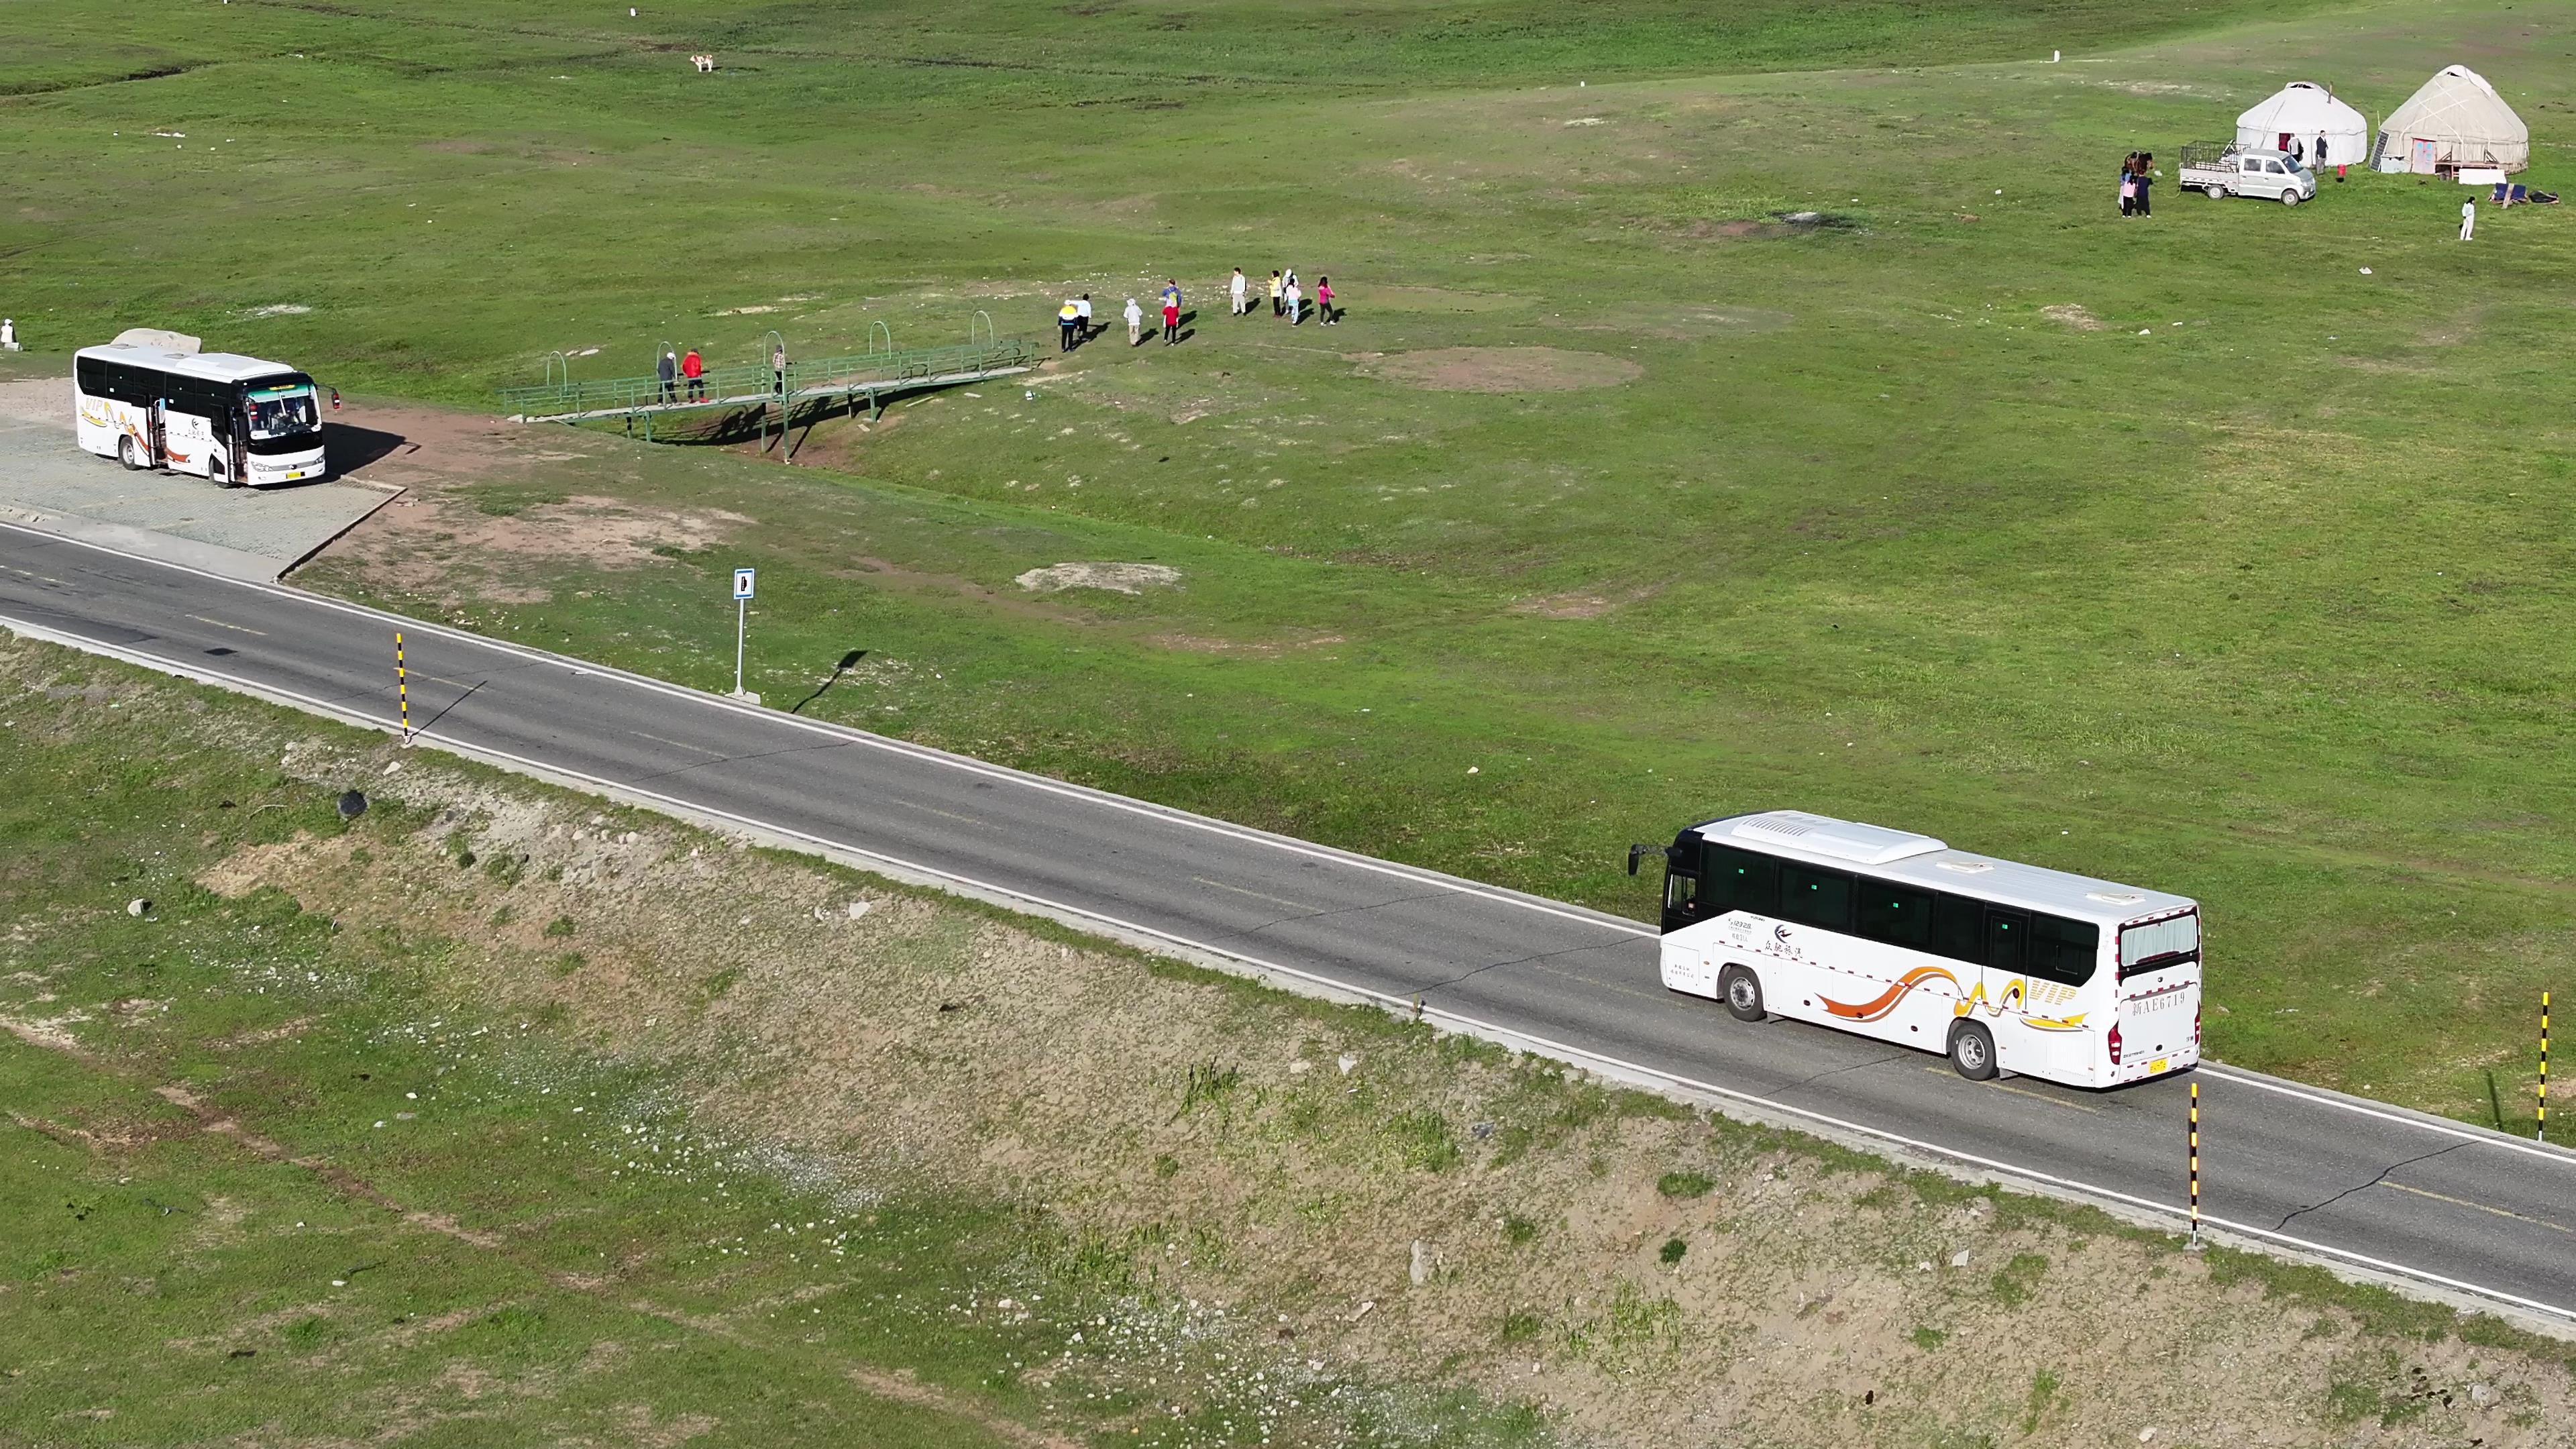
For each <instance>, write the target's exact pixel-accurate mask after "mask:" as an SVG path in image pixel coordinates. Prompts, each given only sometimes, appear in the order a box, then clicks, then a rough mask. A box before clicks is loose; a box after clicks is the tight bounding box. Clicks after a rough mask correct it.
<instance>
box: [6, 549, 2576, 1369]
mask: <svg viewBox="0 0 2576 1449" xmlns="http://www.w3.org/2000/svg"><path fill="white" fill-rule="evenodd" d="M7 526H8V525H5V524H0V527H7ZM209 577H213V576H212V575H209ZM0 625H6V626H7V627H8V628H10V629H12V630H14V631H16V632H18V633H21V634H24V635H27V636H28V637H30V638H40V639H46V640H49V641H51V642H54V643H57V644H62V645H66V646H68V647H70V648H74V649H83V650H87V651H89V652H91V653H94V654H101V655H105V656H106V657H108V658H111V659H122V660H124V661H126V662H127V663H129V664H133V665H135V666H137V667H139V668H143V669H149V670H155V671H158V672H160V673H163V674H172V675H177V676H179V677H181V678H184V679H195V680H198V681H200V682H202V683H207V684H219V685H223V686H225V687H227V688H232V689H237V690H240V691H242V692H243V693H246V694H251V695H256V696H260V697H263V698H268V699H274V700H279V701H283V702H285V703H289V704H293V705H296V706H298V707H300V708H303V709H307V710H311V711H312V712H314V713H316V714H321V715H327V716H330V717H332V718H335V719H340V720H345V721H347V722H349V723H351V724H355V725H357V726H359V727H361V728H365V729H372V730H376V731H379V732H381V733H385V734H392V733H394V732H395V731H396V730H397V729H399V726H398V725H395V724H391V723H388V722H386V721H384V720H379V719H375V718H373V717H371V716H368V715H364V714H360V713H359V712H357V711H356V710H352V709H345V708H342V707H341V706H339V705H336V704H331V703H328V702H326V701H323V700H319V699H315V698H313V697H311V696H309V695H303V694H298V693H296V692H294V691H293V690H286V689H275V688H271V687H269V686H267V685H263V684H256V683H253V682H252V681H250V680H247V679H242V678H239V677H237V676H234V675H229V674H225V673H222V672H221V671H219V670H213V669H206V668H203V667H201V666H198V665H195V664H192V663H181V662H179V661H176V660H168V659H161V658H157V657H155V656H153V655H149V654H143V653H140V652H138V651H135V650H131V649H124V648H120V647H118V646H116V645H112V644H100V643H98V642H96V641H94V640H89V639H83V638H80V637H79V636H77V635H72V634H64V633H61V632H59V631H57V630H53V629H47V628H43V627H40V626H38V625H33V624H26V623H22V622H20V621H18V620H14V619H11V618H9V617H8V616H6V615H0ZM413 737H414V738H415V739H418V740H422V741H425V742H427V743H429V744H433V745H439V746H443V747H445V748H447V749H449V750H452V751H454V752H456V753H457V754H460V755H466V756H469V757H470V756H478V755H479V756H481V757H483V758H485V759H492V760H500V761H504V762H506V763H509V764H513V765H517V766H518V767H520V768H521V769H524V770H526V771H528V772H529V773H531V774H534V775H538V776H541V777H542V776H553V777H555V778H557V779H564V780H577V781H580V782H581V783H583V784H586V785H590V786H593V787H595V788H598V789H601V790H605V791H608V792H611V793H612V794H615V793H623V794H626V795H629V796H633V797H636V798H639V799H644V800H650V801H654V802H656V803H658V804H662V805H667V806H669V807H671V808H672V809H674V810H678V811H683V812H686V813H688V814H691V815H697V816H703V817H707V818H711V819H716V820H724V821H729V822H731V823H733V824H736V825H741V826H744V827H746V828H749V829H753V830H765V831H768V832H770V833H771V834H774V835H782V836H786V837H788V838H790V839H795V840H802V841H805V842H808V843H810V844H813V845H817V846H822V847H824V848H826V849H831V850H839V851H845V852H847V853H849V854H851V855H855V856H858V857H860V858H862V859H866V860H874V861H878V862H881V863H883V864H886V865H891V866H894V867H896V868H898V869H902V870H909V871H913V872H915V873H917V874H920V875H925V876H929V877H931V878H933V879H936V880H946V881H953V882H955V883H956V884H958V885H962V886H967V887H971V888H973V889H975V890H979V891H987V892H990V893H992V894H994V895H998V896H1002V897H1005V898H1008V899H1011V900H1016V901H1023V902H1026V903H1027V904H1029V905H1033V906H1038V907H1040V908H1042V909H1045V910H1049V911H1057V912H1061V913H1063V914H1065V915H1069V916H1075V917H1079V918H1081V919H1083V920H1087V921H1096V922H1099V923H1100V924H1102V925H1106V926H1111V927H1114V928H1116V929H1118V930H1122V931H1132V932H1135V933H1136V934H1138V935H1141V936H1148V937H1151V938H1153V939H1155V940H1159V941H1167V942H1170V943H1171V944H1173V945H1176V946H1184V947H1187V948H1189V949H1191V950H1195V951H1205V952H1207V953H1209V954H1210V955H1215V956H1223V957H1226V958H1227V959H1229V960H1234V961H1240V962H1242V963H1243V964H1245V965H1247V966H1253V967H1257V968H1259V969H1261V970H1263V971H1267V972H1270V973H1272V974H1274V975H1277V976H1284V977H1287V978H1290V979H1292V980H1297V981H1305V982H1310V983H1312V984H1314V985H1317V986H1321V987H1325V988H1327V989H1329V990H1332V991H1337V992H1341V993H1344V994H1345V995H1349V996H1355V997H1358V998H1360V999H1361V1000H1364V1001H1374V1002H1377V1003H1378V1004H1379V1005H1381V1006H1384V1007H1389V1008H1392V1009H1395V1010H1400V1011H1406V1012H1410V1013H1412V1014H1413V1015H1414V1016H1415V1017H1416V1018H1417V1019H1437V1020H1439V1021H1444V1022H1449V1023H1453V1024H1454V1025H1455V1026H1457V1027H1460V1028H1464V1029H1466V1030H1468V1031H1471V1032H1478V1033H1484V1034H1487V1035H1489V1036H1494V1037H1505V1038H1509V1039H1511V1040H1514V1041H1518V1042H1524V1043H1527V1044H1528V1045H1529V1046H1531V1047H1534V1048H1536V1049H1538V1050H1540V1051H1542V1052H1544V1053H1546V1054H1548V1055H1551V1056H1554V1057H1557V1058H1558V1059H1560V1060H1564V1061H1574V1060H1577V1059H1580V1060H1582V1061H1587V1062H1593V1063H1597V1064H1599V1065H1601V1066H1606V1067H1610V1068H1613V1069H1615V1070H1618V1071H1623V1072H1630V1073H1634V1074H1635V1075H1637V1076H1640V1077H1646V1078H1650V1079H1653V1080H1658V1081H1662V1082H1666V1083H1669V1084H1671V1085H1673V1086H1676V1087H1681V1088H1684V1089H1686V1090H1689V1091H1694V1092H1703V1093H1706V1094H1708V1095H1710V1096H1713V1097H1723V1098H1726V1099H1727V1100H1729V1101H1735V1102H1743V1103H1747V1104H1749V1105H1751V1106H1754V1107H1757V1108H1760V1109H1762V1110H1764V1111H1770V1112H1781V1113H1786V1114H1787V1115H1789V1116H1792V1117H1796V1118H1800V1119H1802V1120H1804V1121H1808V1122H1813V1123H1816V1124H1818V1125H1820V1126H1826V1127H1832V1128H1835V1129H1837V1130H1839V1131H1844V1132H1850V1133H1854V1134H1857V1135H1859V1136H1862V1137H1867V1138H1870V1139H1872V1140H1874V1141H1878V1142H1885V1143H1889V1144H1892V1145H1894V1146H1898V1147H1903V1148H1907V1149H1910V1150H1912V1151H1916V1152H1923V1153H1928V1154H1930V1155H1932V1156H1935V1157H1945V1158H1948V1159H1949V1160H1950V1161H1952V1162H1959V1163H1965V1164H1967V1165H1968V1166H1971V1167H1982V1168H1985V1169H1986V1170H1988V1171H1990V1172H1999V1173H2004V1174H2006V1175H2009V1176H2012V1177H2017V1178H2020V1179H2022V1180H2023V1181H2025V1182H2035V1183H2043V1184H2046V1185H2048V1186H2050V1187H2058V1188H2064V1189H2066V1190H2067V1191H2069V1192H2075V1193H2081V1194H2084V1195H2087V1196H2090V1197H2095V1198H2099V1199H2103V1200H2106V1201H2110V1202H2118V1203H2125V1204H2127V1205H2128V1206H2130V1207H2134V1208H2137V1209H2139V1210H2141V1211H2143V1212H2150V1213H2155V1214H2158V1215H2160V1216H2164V1217H2170V1218H2173V1219H2175V1220H2176V1221H2183V1220H2187V1219H2188V1218H2189V1217H2190V1213H2189V1212H2188V1211H2187V1210H2185V1209H2183V1208H2179V1207H2176V1206H2174V1205H2173V1204H2171V1203H2164V1202H2158V1201H2156V1200H2154V1199H2152V1198H2143V1197H2139V1196H2137V1195H2136V1194H2134V1193H2126V1192H2121V1191H2118V1190H2117V1189H2114V1188H2107V1187H2099V1186H2096V1185H2094V1184H2092V1183H2089V1182H2085V1181H2083V1180H2082V1179H2080V1178H2072V1177H2062V1176H2059V1175H2058V1174H2056V1173H2053V1172H2041V1171H2039V1170H2038V1169H2036V1168H2029V1167H2022V1166H2020V1165H2018V1164H2016V1163H2011V1162H2006V1161H2004V1160H2002V1159H2000V1158H1993V1157H1986V1156H1983V1155H1981V1154H1978V1153H1974V1152H1963V1151H1961V1150H1959V1149H1958V1148H1955V1147H1944V1146H1941V1145H1940V1144H1938V1143H1935V1142H1927V1141H1924V1140H1922V1139H1920V1138H1915V1137H1908V1136H1906V1135H1904V1134H1903V1133H1900V1132H1891V1131H1888V1130H1887V1129H1885V1128H1883V1127H1872V1126H1869V1125H1867V1124H1865V1123H1861V1122H1854V1121H1851V1120H1849V1119H1847V1118H1842V1117H1835V1116H1832V1115H1830V1114H1828V1113H1824V1112H1817V1111H1811V1110H1809V1109H1808V1108H1805V1107H1795V1106H1791V1105H1790V1104H1788V1103H1786V1102H1782V1101H1779V1100H1777V1099H1775V1098H1771V1097H1765V1096H1763V1095H1761V1094H1759V1093H1756V1092H1745V1091H1739V1090H1737V1089H1735V1088H1733V1087H1721V1086H1719V1085H1717V1084H1716V1083H1715V1082H1704V1081H1701V1080H1699V1079H1698V1078H1696V1077H1686V1076H1683V1075H1681V1074H1680V1073H1678V1072H1669V1071H1666V1070H1664V1069H1663V1068H1661V1067H1650V1066H1647V1065H1645V1064H1644V1063H1642V1062H1631V1061H1628V1060H1625V1059H1624V1058H1620V1057H1614V1056H1611V1055H1609V1054H1608V1053H1606V1052H1596V1051H1592V1050H1590V1049H1588V1048H1584V1047H1578V1046H1574V1045H1571V1044H1570V1043H1566V1042H1560V1041H1557V1040H1555V1039H1553V1038H1550V1037H1543V1036H1539V1035H1537V1034H1535V1033H1532V1032H1526V1031H1521V1030H1519V1029H1517V1028H1514V1027H1507V1026H1503V1025H1500V1024H1499V1023H1495V1022H1488V1021H1484V1020H1481V1019H1479V1018H1476V1017H1471V1016H1466V1015H1463V1014H1461V1013H1458V1012H1453V1011H1450V1010H1448V1009H1446V1008H1444V1007H1436V1006H1434V1007H1425V1008H1419V1009H1417V1008H1416V1007H1415V1005H1414V1003H1413V1001H1412V1000H1411V999H1410V998H1406V997H1398V996H1391V995H1389V994H1387V993H1386V992H1383V991H1375V990H1372V989H1370V988H1368V987H1365V986H1353V985H1350V984H1348V983H1346V982H1341V981H1336V980H1334V979H1333V978H1332V977H1329V976H1325V975H1321V974H1319V973H1317V972H1313V971H1303V970H1300V969H1298V968H1296V967H1294V966H1283V965H1280V964H1278V963H1277V962H1273V961H1265V960H1263V959H1262V958H1260V957H1258V956H1250V955H1246V954H1244V953H1243V952H1240V951H1229V950H1226V949H1224V948H1223V947H1219V946H1211V945H1208V944H1206V943H1204V942H1200V941H1196V940H1192V939H1191V938H1189V937H1187V936H1182V935H1178V934H1175V933H1173V932H1170V931H1164V930H1158V929H1156V928H1154V927H1152V926H1147V925H1142V924H1139V923H1137V922H1134V921H1127V920H1121V919H1120V918H1118V917H1116V916H1112V915H1108V914H1105V913H1103V912H1100V911H1094V910H1089V909H1086V908H1084V907H1081V906H1076V905H1068V904H1066V903H1064V902H1062V901H1054V900H1049V899H1048V898H1046V897H1045V896H1040V895H1032V894H1030V893H1029V892H1027V891H1022V890H1015V889H1012V888H1011V887H1008V886H1000V885H993V884H990V883H988V882H985V881H979V880H977V879H975V878H974V877H972V876H965V875H959V874H957V873H956V872H954V871H948V870H942V869H940V868H938V867H936V866H928V865H921V864H918V863H916V862H913V861H909V860H905V859H903V858H902V857H901V856H894V855H887V854H885V853H884V852H882V851H875V850H869V849H866V848H865V847H862V846H856V845H850V844H848V843H846V842H843V841H838V840H833V839H831V838H829V837H828V836H821V835H815V834H813V833H811V832H809V831H803V830H796V829H792V828H790V827H787V826H784V825H773V824H770V823H768V822H766V821H761V820H755V819H752V818H751V817H749V816H746V815H738V814H735V813H734V812H732V811H729V810H719V809H715V808H713V807H711V806H705V805H693V804H690V803H689V802H688V801H685V800H681V799H679V798H677V797H675V796H670V795H663V794H660V793H658V792H656V791H652V790H644V789H638V788H637V787H635V786H632V785H620V784H618V783H617V782H615V781H613V780H606V779H602V778H600V777H599V776H596V775H587V774H584V773H582V772H581V771H579V770H568V769H565V768H563V767H561V766H557V765H547V764H542V763H540V762H538V761H535V760H530V759H526V758H523V757H521V756H518V755H513V754H511V753H509V752H508V751H506V750H495V749H488V748H485V747H483V746H480V745H473V744H468V743H465V742H463V741H460V740H447V739H442V738H439V737H437V736H433V735H430V734H426V733H417V734H415V735H414V736H413ZM2202 1070H2204V1071H2205V1070H2207V1068H2205V1067H2204V1068H2202ZM2258 1085H2259V1084H2258ZM2296 1095H2304V1094H2296ZM2325 1100H2327V1101H2329V1102H2330V1101H2331V1099H2325ZM2397 1120H2400V1121H2402V1120H2404V1119H2402V1118H2400V1119H2397ZM2200 1220H2201V1222H2202V1223H2203V1224H2205V1225H2207V1226H2210V1227H2215V1228H2221V1229H2224V1230H2226V1231H2228V1232H2233V1233H2242V1234H2244V1235H2245V1236H2247V1237H2250V1238H2260V1239H2263V1240H2265V1241H2268V1242H2275V1243H2280V1244H2282V1245H2283V1246H2286V1247H2292V1248H2297V1249H2299V1250H2301V1251H2303V1252H2310V1253H2321V1254H2324V1255H2325V1256H2327V1257H2330V1258H2339V1259H2342V1260H2343V1261H2345V1262H2347V1263H2355V1264H2359V1265H2360V1266H2362V1267H2365V1268H2369V1269H2372V1270H2374V1271H2376V1272H2382V1273H2390V1274H2394V1275H2396V1276H2398V1277H2401V1278H2412V1279H2414V1280H2415V1281H2417V1282H2419V1283H2430V1284H2433V1285H2435V1286H2437V1287H2442V1288H2449V1289H2453V1290H2455V1291H2458V1292H2461V1293H2467V1294H2472V1295H2474V1296H2476V1297H2480V1298H2485V1299H2488V1300H2490V1301H2492V1302H2496V1303H2509V1304H2511V1305H2513V1306H2514V1307H2516V1308H2527V1309H2530V1310H2531V1311H2533V1312H2535V1313H2542V1314H2546V1315H2548V1316H2550V1317H2553V1318H2564V1319H2568V1320H2570V1321H2576V1308H2566V1307H2562V1306H2560V1305H2558V1304H2555V1303H2546V1302H2543V1301H2541V1300H2540V1299H2537V1298H2526V1297H2524V1296H2522V1295H2521V1294H2519V1293H2507V1292H2505V1291H2503V1290H2502V1289H2497V1288H2489V1287H2486V1286H2484V1285H2483V1284H2478V1283H2472V1282H2469V1281H2468V1280H2466V1279H2462V1278H2453V1277H2449V1276H2447V1275H2445V1274H2441V1273H2435V1272H2433V1271H2431V1270H2429V1269H2425V1268H2417V1267H2412V1266H2409V1265H2408V1264H2404V1263H2397V1262H2392V1261H2390V1260H2388V1259H2385V1258H2374V1257H2371V1256H2370V1255H2368V1254H2366V1253H2356V1252H2353V1251H2352V1250H2350V1249H2348V1248H2338V1247H2334V1246H2332V1245H2331V1244H2327V1243H2320V1242H2316V1241H2314V1240H2313V1239H2308V1238H2299V1237H2293V1236H2291V1235H2290V1234H2288V1233H2283V1232H2276V1231H2274V1230H2272V1229H2270V1228H2258V1227H2256V1226H2254V1225H2253V1224H2251V1223H2240V1222H2236V1221H2234V1220H2232V1219H2228V1218H2222V1217H2216V1216H2213V1215H2211V1214H2208V1213H2203V1214H2202V1215H2201V1219H2200Z"/></svg>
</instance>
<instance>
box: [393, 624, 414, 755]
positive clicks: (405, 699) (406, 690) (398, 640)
mask: <svg viewBox="0 0 2576 1449" xmlns="http://www.w3.org/2000/svg"><path fill="white" fill-rule="evenodd" d="M394 694H395V695H396V697H398V698H399V699H401V701H402V742H403V748H404V749H406V750H407V749H410V748H411V671H410V670H409V669H407V668H405V667H404V665H403V642H402V631H401V630H400V629H396V630H395V631H394Z"/></svg>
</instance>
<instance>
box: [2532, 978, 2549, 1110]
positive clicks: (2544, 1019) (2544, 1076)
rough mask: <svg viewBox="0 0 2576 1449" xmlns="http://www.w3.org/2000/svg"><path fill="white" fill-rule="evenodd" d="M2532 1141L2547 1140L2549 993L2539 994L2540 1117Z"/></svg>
mask: <svg viewBox="0 0 2576 1449" xmlns="http://www.w3.org/2000/svg"><path fill="white" fill-rule="evenodd" d="M2531 1135H2532V1136H2533V1138H2534V1139H2536V1140H2538V1141H2541V1142H2546V1141H2548V1140H2549V993H2548V992H2547V991H2546V990H2544V991H2542V992H2541V993H2540V1116H2539V1118H2538V1119H2537V1121H2536V1123H2535V1125H2534V1127H2533V1130H2532V1134H2531Z"/></svg>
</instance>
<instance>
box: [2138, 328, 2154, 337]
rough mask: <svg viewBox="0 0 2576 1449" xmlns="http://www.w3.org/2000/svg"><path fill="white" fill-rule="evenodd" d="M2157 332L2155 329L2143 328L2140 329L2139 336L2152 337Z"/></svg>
mask: <svg viewBox="0 0 2576 1449" xmlns="http://www.w3.org/2000/svg"><path fill="white" fill-rule="evenodd" d="M2155 331H2156V329H2154V328H2153V327H2141V328H2139V329H2138V335H2139V336H2140V337H2152V336H2154V335H2155Z"/></svg>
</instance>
